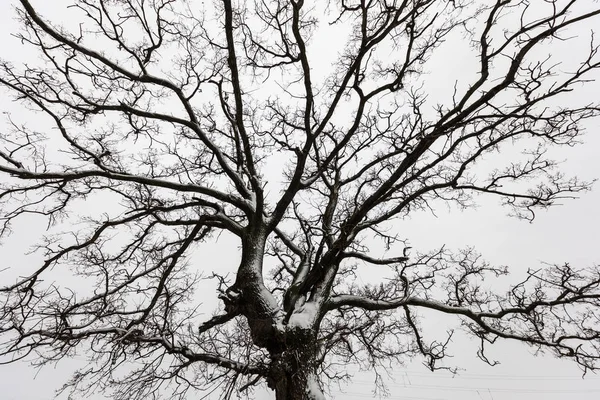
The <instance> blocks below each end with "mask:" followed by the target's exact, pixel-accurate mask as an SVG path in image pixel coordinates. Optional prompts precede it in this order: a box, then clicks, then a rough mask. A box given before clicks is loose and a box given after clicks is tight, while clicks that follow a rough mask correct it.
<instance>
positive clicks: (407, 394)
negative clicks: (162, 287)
mask: <svg viewBox="0 0 600 400" xmlns="http://www.w3.org/2000/svg"><path fill="white" fill-rule="evenodd" d="M46 1H48V2H49V1H50V0H46ZM40 2H41V0H38V1H37V2H34V4H37V3H40ZM13 3H14V0H0V57H4V56H5V55H6V54H7V53H10V54H11V58H14V55H15V54H18V53H17V52H19V51H20V49H21V46H20V44H19V43H18V42H17V41H16V40H10V39H8V35H9V32H14V31H15V29H16V25H15V23H14V21H13V20H12V18H13V16H14V13H13V12H12V4H13ZM588 95H592V93H588ZM5 101H6V100H2V99H0V107H3V106H4V105H5V104H6V103H5ZM599 124H600V121H596V122H595V123H593V124H589V130H588V134H587V136H586V144H585V145H583V146H579V147H576V148H574V149H570V150H569V151H568V152H565V154H564V157H562V158H565V159H568V162H567V163H566V164H565V171H566V172H568V173H575V174H579V175H580V176H581V177H582V178H584V179H591V178H600V157H598V149H600V132H599V130H598V126H599ZM598 204H600V185H596V187H595V190H593V191H592V192H591V193H585V194H583V195H582V196H581V198H580V199H579V200H576V201H568V202H565V203H564V205H562V206H559V207H554V208H552V209H550V210H549V211H547V212H541V213H539V214H538V217H537V219H536V220H535V222H534V223H533V224H529V223H526V222H522V221H518V220H515V219H510V218H507V217H506V213H507V210H506V209H502V208H500V207H498V206H497V201H496V199H488V200H486V201H484V202H482V206H481V207H480V208H479V209H476V210H469V211H466V212H459V211H453V212H452V213H448V212H446V211H445V210H444V209H442V208H440V209H439V210H437V211H438V217H437V218H435V217H433V216H431V215H425V214H423V215H414V216H413V218H412V220H411V221H409V222H408V223H407V224H405V229H406V231H407V232H409V233H407V236H408V237H409V238H410V243H411V245H412V246H413V247H415V248H420V249H431V248H435V247H436V246H440V245H442V244H446V245H447V246H448V247H449V248H451V249H456V248H461V247H465V246H467V245H473V246H475V247H476V248H477V250H478V251H480V252H481V253H482V254H483V255H484V257H485V258H486V259H488V260H489V261H491V262H492V263H496V264H506V265H509V266H510V267H511V271H513V272H514V276H515V281H518V279H519V278H520V277H522V276H523V274H524V272H525V271H526V270H527V268H528V267H538V266H540V263H541V262H556V263H562V262H567V261H568V262H570V263H571V264H572V265H573V266H576V267H589V266H592V265H594V263H596V265H597V263H598V262H600V257H599V256H598V254H597V251H598V243H599V239H600V234H599V232H598V229H599V228H598V227H599V226H600V211H599V210H598ZM31 229H32V227H31V226H23V227H20V229H18V230H17V232H16V233H15V235H14V236H13V237H12V238H11V239H10V241H8V243H7V242H5V243H3V247H1V248H0V260H2V261H1V262H0V269H2V268H4V267H5V266H8V265H10V264H13V263H15V262H16V261H18V260H21V259H22V252H23V251H24V249H25V247H24V246H21V247H19V246H20V243H24V240H25V239H26V238H27V235H29V234H30V230H31ZM34 229H35V228H34ZM215 253H217V251H215ZM5 264H6V265H5ZM210 296H211V297H212V296H213V295H212V293H210ZM446 320H451V319H448V318H446V317H442V318H441V319H440V316H439V315H435V314H432V315H431V317H429V316H428V317H427V318H426V319H425V321H424V325H425V326H427V325H429V326H430V327H438V326H440V325H441V326H443V325H444V324H445V322H446ZM455 342H456V343H455V345H454V346H453V347H452V354H453V355H454V358H453V359H452V360H451V361H452V364H453V365H457V366H460V367H462V368H464V369H465V370H464V371H463V373H462V374H461V375H459V376H458V377H455V378H451V377H450V376H449V375H448V374H445V373H443V372H440V373H435V374H432V373H429V372H428V371H427V370H426V369H425V368H424V367H422V366H420V365H419V362H418V360H417V361H416V362H414V363H412V364H410V365H408V366H407V367H406V368H397V369H396V370H394V371H391V373H392V375H393V376H394V377H395V382H393V383H392V384H390V387H389V388H390V393H391V397H390V398H391V399H407V400H408V399H422V400H425V399H428V400H434V399H447V400H454V399H460V400H520V399H527V400H538V399H539V400H541V399H546V400H555V399H571V398H573V399H579V400H592V399H597V398H600V376H593V375H592V376H588V377H587V378H586V379H585V380H582V379H581V378H580V376H581V373H580V371H579V370H578V369H577V368H576V367H575V366H574V364H572V363H570V362H568V361H561V360H556V359H553V358H552V357H549V356H546V357H538V358H535V357H534V356H533V355H532V354H531V353H530V349H529V348H527V347H525V346H522V345H519V344H515V343H506V342H505V343H501V344H497V345H495V346H494V347H492V348H490V354H491V355H492V356H494V357H495V358H496V359H498V360H499V361H500V362H501V365H499V366H497V367H495V368H491V367H488V366H486V365H484V364H483V363H482V362H480V361H478V360H476V359H475V352H476V349H477V348H476V344H475V343H469V341H468V340H467V339H465V338H464V337H462V336H460V335H459V336H458V337H457V338H456V341H455ZM76 365H77V362H73V361H66V362H64V363H62V364H59V366H58V368H56V369H52V368H51V367H50V368H48V369H44V370H42V371H40V372H39V373H36V371H35V370H34V369H32V368H31V367H30V366H28V364H27V363H17V364H12V365H6V366H0V399H7V400H46V399H50V398H52V393H53V390H55V389H56V388H58V387H59V386H60V385H61V384H62V383H63V382H64V381H65V380H66V379H67V378H68V376H69V373H70V372H72V371H73V369H74V368H75V367H76ZM372 388H373V385H372V378H371V377H370V375H369V374H368V373H363V374H359V375H357V376H356V378H355V379H353V380H352V382H350V384H349V385H348V386H347V387H346V388H345V391H346V393H345V394H340V393H339V392H338V391H337V390H333V389H334V388H331V389H332V390H333V393H332V394H333V395H334V398H338V399H343V398H348V399H353V398H356V399H360V398H371V397H372V395H371V392H370V391H371V389H372ZM257 398H259V399H271V398H274V395H273V394H272V393H269V394H257ZM190 400H191V399H190Z"/></svg>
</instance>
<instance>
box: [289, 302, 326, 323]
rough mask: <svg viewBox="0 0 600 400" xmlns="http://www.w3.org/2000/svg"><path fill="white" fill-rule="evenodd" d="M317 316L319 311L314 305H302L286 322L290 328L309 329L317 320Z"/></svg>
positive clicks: (311, 303)
mask: <svg viewBox="0 0 600 400" xmlns="http://www.w3.org/2000/svg"><path fill="white" fill-rule="evenodd" d="M318 314H319V309H318V307H317V304H316V303H314V302H310V303H304V304H303V305H302V306H301V307H300V308H299V309H298V312H295V313H293V314H292V316H291V317H290V320H289V322H288V326H289V327H291V328H303V329H310V328H312V326H313V324H314V322H315V321H316V320H317V315H318Z"/></svg>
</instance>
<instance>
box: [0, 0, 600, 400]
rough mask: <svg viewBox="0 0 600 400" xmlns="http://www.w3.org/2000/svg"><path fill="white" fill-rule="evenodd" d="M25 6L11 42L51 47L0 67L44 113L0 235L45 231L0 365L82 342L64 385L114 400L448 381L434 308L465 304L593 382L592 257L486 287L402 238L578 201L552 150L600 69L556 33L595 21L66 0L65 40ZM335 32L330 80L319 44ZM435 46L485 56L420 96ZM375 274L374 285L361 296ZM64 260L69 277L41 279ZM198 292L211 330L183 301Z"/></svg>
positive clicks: (570, 128) (9, 189)
mask: <svg viewBox="0 0 600 400" xmlns="http://www.w3.org/2000/svg"><path fill="white" fill-rule="evenodd" d="M34 3H35V2H31V1H29V0H20V6H19V7H18V8H17V14H18V17H19V19H20V21H21V23H22V26H23V31H22V32H21V33H19V34H18V37H19V38H20V39H21V41H22V43H23V44H24V46H25V48H27V49H31V48H34V49H36V50H37V54H38V55H39V56H41V57H40V58H38V59H37V60H35V61H32V62H29V63H27V64H23V65H18V66H15V65H13V64H12V63H9V62H8V61H4V62H2V67H1V71H2V72H1V73H0V83H1V85H2V86H3V87H4V88H5V89H7V90H8V92H9V93H11V94H12V96H13V97H12V98H13V99H15V100H16V101H18V102H19V103H20V104H22V107H23V108H24V109H27V110H29V111H30V112H31V113H32V114H31V115H32V117H31V118H30V119H31V121H32V122H33V123H35V124H37V125H39V126H37V125H36V128H30V127H29V125H28V124H26V123H22V122H19V121H17V120H16V118H17V117H16V116H13V115H12V114H7V121H8V122H9V126H10V127H11V129H10V130H5V131H3V132H2V133H1V136H0V139H1V142H2V144H1V146H2V147H1V148H0V159H1V163H0V171H1V173H2V177H3V178H2V188H1V194H0V198H1V200H2V208H1V210H2V212H1V213H2V216H1V218H2V231H1V233H2V235H4V236H6V235H10V232H11V230H10V228H11V225H13V224H14V223H20V222H19V221H21V220H22V219H23V218H24V217H25V216H29V215H35V216H36V218H38V219H40V220H41V219H43V220H44V221H46V222H47V226H48V232H47V234H46V235H45V236H44V237H43V238H42V239H41V240H40V242H39V243H38V245H37V246H36V247H35V249H34V251H33V253H32V254H33V255H34V256H35V255H36V254H37V255H40V256H43V258H44V259H43V261H42V262H41V264H40V265H38V266H36V267H35V268H33V269H31V271H30V272H27V273H26V274H25V273H23V272H19V274H20V276H18V277H13V278H11V281H10V282H9V281H7V280H5V279H3V283H2V285H3V286H2V287H1V289H0V291H1V297H0V299H1V305H2V308H1V313H0V315H1V318H0V321H1V325H0V332H1V335H2V338H3V341H2V347H0V349H1V350H0V354H2V356H3V361H4V362H12V361H15V360H17V359H22V358H24V357H27V356H29V355H30V354H31V353H32V352H34V353H35V354H36V357H38V359H39V360H40V362H42V363H44V362H52V361H56V360H60V359H62V358H64V357H69V356H71V355H72V354H74V352H75V351H80V350H84V351H85V352H86V354H88V355H89V357H90V360H91V363H90V366H89V367H86V368H84V369H82V370H81V371H79V372H78V373H76V374H75V375H74V376H73V378H72V379H71V380H70V381H69V382H68V383H67V385H66V387H67V388H70V389H73V390H81V391H83V392H86V391H87V392H89V391H92V390H100V391H105V390H106V391H109V390H111V391H112V392H111V393H112V394H113V395H114V397H115V398H117V399H130V398H136V399H137V398H145V397H147V396H155V395H157V394H158V393H159V390H160V388H161V387H162V386H163V385H166V384H170V385H173V387H175V388H176V389H175V394H174V395H173V396H174V398H177V397H178V398H185V394H186V393H187V392H188V390H190V389H191V388H200V389H207V388H210V387H213V385H219V386H220V387H221V388H222V390H223V396H224V397H225V398H229V397H231V396H232V395H233V394H234V393H235V392H237V391H242V392H244V391H247V390H251V389H252V387H253V386H255V385H257V384H260V383H266V384H267V385H268V387H270V388H271V389H273V390H274V391H275V396H276V398H277V399H278V400H279V399H281V400H283V399H321V398H324V395H323V388H324V387H325V385H327V384H328V383H329V382H330V381H331V380H335V379H340V378H343V377H344V370H343V369H339V368H336V367H335V363H336V362H337V363H339V362H343V363H359V364H363V365H370V366H372V367H373V368H379V367H381V366H383V365H386V363H389V362H392V363H393V362H399V361H402V360H403V359H404V358H406V357H414V356H422V357H423V358H424V360H425V363H426V365H427V366H428V367H429V368H430V369H432V370H435V369H437V368H449V367H448V365H447V364H445V363H444V357H445V356H446V355H447V347H448V345H449V344H450V338H451V336H452V332H451V331H450V332H449V333H448V339H447V340H446V341H441V342H440V341H433V342H427V341H426V339H425V337H424V335H423V333H422V330H421V328H420V325H419V318H418V313H419V310H423V309H428V310H435V311H437V312H440V313H445V314H452V315H456V317H457V318H458V319H459V320H460V323H461V326H462V327H463V328H464V330H465V331H467V332H469V333H470V334H472V335H473V336H475V337H477V338H479V339H480V349H479V351H478V354H479V356H480V358H481V359H482V360H483V361H485V362H488V363H492V361H490V360H488V358H487V357H486V353H485V348H486V347H485V346H486V345H487V344H490V343H493V342H494V341H495V340H496V339H498V338H503V339H513V340H517V341H520V342H523V343H525V344H527V345H530V346H533V347H535V348H539V349H546V350H548V351H551V352H552V353H553V354H554V355H556V356H557V357H562V358H567V359H571V360H573V361H575V362H576V363H577V364H578V365H579V366H580V367H581V368H582V369H583V370H584V371H588V370H594V369H596V368H598V366H599V358H600V329H599V326H598V318H599V317H600V312H599V311H598V307H599V306H600V288H599V286H600V273H599V271H598V269H597V267H591V268H587V269H578V268H575V267H572V266H570V265H568V264H564V265H562V264H557V265H549V266H546V267H545V268H541V269H539V270H530V271H529V272H528V274H527V276H526V277H524V279H518V280H517V282H518V283H516V284H513V285H512V286H511V287H510V288H509V289H508V290H506V291H502V290H501V291H491V290H489V289H487V286H486V285H484V284H483V279H485V278H486V277H488V276H492V277H493V276H496V277H499V276H504V275H507V274H508V273H509V269H508V268H506V267H497V266H493V265H491V264H489V263H487V262H485V261H483V258H482V257H481V256H480V255H479V254H478V253H477V252H476V251H475V250H474V249H471V248H469V249H464V250H458V251H450V250H449V249H446V248H441V249H433V250H431V249H422V251H421V252H417V251H414V252H411V251H410V247H409V246H408V245H407V243H408V242H407V241H406V239H407V238H405V237H402V236H401V235H402V234H404V232H402V231H401V230H400V229H399V224H400V223H401V222H402V220H403V219H404V218H406V217H407V216H409V215H411V213H413V212H415V211H416V210H423V209H425V210H427V209H431V210H433V209H434V208H435V207H436V206H439V205H440V204H441V205H446V204H451V205H454V206H458V207H460V208H466V207H472V206H474V205H475V204H476V202H477V200H478V199H479V198H480V196H485V195H493V196H496V197H498V198H500V199H502V202H503V203H504V204H505V205H506V206H507V207H508V208H509V209H510V210H511V213H512V214H513V215H514V216H516V217H518V218H523V219H526V220H533V219H534V217H535V212H536V210H538V209H543V208H547V207H550V206H552V205H553V204H555V203H556V202H557V201H559V200H560V199H565V198H570V197H573V196H575V195H576V194H577V193H579V192H582V191H585V190H587V189H588V188H589V187H590V183H588V182H582V181H580V180H579V179H577V178H574V177H568V176H565V175H564V174H563V173H561V172H560V170H559V168H558V167H559V165H558V162H556V161H554V159H553V158H552V154H551V153H552V151H555V150H553V149H560V148H561V147H563V146H572V145H574V144H576V143H577V142H579V140H580V136H581V134H582V132H583V125H584V123H585V121H586V120H588V119H590V118H594V117H596V116H597V115H598V114H599V112H600V108H599V106H598V104H597V103H588V102H586V101H585V99H584V98H582V97H581V96H579V97H574V96H573V93H572V92H574V91H578V92H576V93H582V92H581V91H582V90H583V86H584V84H586V83H590V82H593V79H594V77H595V74H596V73H597V70H598V69H599V67H600V60H599V57H598V46H597V44H596V43H595V41H594V35H593V32H592V33H591V34H590V35H587V37H585V36H583V35H579V36H577V37H571V35H570V34H569V33H570V32H571V30H572V29H574V28H576V27H577V26H579V25H581V24H584V23H586V21H592V20H594V18H595V17H597V16H598V15H600V7H598V6H594V5H592V4H590V2H585V1H576V0H570V1H567V0H564V1H563V0H547V1H545V2H539V3H540V4H535V5H531V4H530V2H529V1H525V0H514V1H510V0H487V1H483V2H482V1H469V0H438V1H434V0H371V1H365V0H355V1H329V2H327V3H326V4H320V2H312V3H311V4H306V3H305V2H304V1H303V0H298V1H293V0H290V1H285V0H273V1H270V0H261V1H255V2H248V3H246V2H238V3H234V2H232V1H231V0H219V1H215V2H214V4H211V5H208V4H205V3H204V2H199V1H193V0H189V1H183V0H182V1H175V0H147V1H144V0H119V1H108V0H73V2H72V4H71V6H70V7H69V8H68V9H65V10H66V11H65V13H69V14H68V15H69V18H67V17H63V18H62V20H61V21H59V22H61V23H63V24H64V25H65V26H61V25H60V24H59V23H58V22H52V21H51V20H50V19H49V18H48V17H47V16H45V15H43V14H42V13H41V12H40V11H39V10H38V8H37V7H38V6H36V5H34ZM541 3H543V4H541ZM65 15H66V14H65ZM74 16H77V18H78V19H73V18H71V17H74ZM72 21H76V22H73V23H71V22H72ZM595 21H598V19H597V18H596V19H595ZM334 35H335V37H341V35H343V39H341V40H338V39H335V40H331V38H332V37H334ZM586 40H587V41H588V45H587V47H585V48H583V47H581V46H579V47H577V46H574V48H575V49H581V48H583V49H584V52H583V53H581V52H580V53H577V54H573V52H571V53H569V54H568V57H565V56H564V54H565V53H562V54H561V52H560V51H557V50H556V49H558V48H560V46H564V44H565V42H567V43H568V45H569V46H571V45H572V44H573V43H581V41H586ZM324 41H326V43H327V44H328V45H329V46H330V53H331V54H333V55H336V54H337V55H336V57H337V58H336V61H335V63H334V66H333V68H327V66H325V67H324V66H323V65H322V62H321V60H319V57H318V56H316V55H315V53H314V52H312V50H311V49H312V48H313V47H311V46H315V45H316V44H319V43H323V42H324ZM446 41H447V42H448V43H451V45H452V46H459V45H460V44H463V43H464V44H467V47H468V48H467V51H466V52H465V53H464V56H465V58H466V60H468V61H474V62H475V68H473V70H472V71H471V72H469V70H468V69H467V70H466V71H465V72H464V73H460V74H456V71H448V72H452V73H453V74H454V75H453V76H445V78H444V79H445V82H444V83H445V84H446V89H448V88H449V89H450V90H444V89H443V88H441V89H439V90H435V88H434V87H432V83H431V81H430V79H431V78H430V75H429V74H430V73H432V72H436V71H437V72H438V73H439V71H440V69H443V68H444V67H445V66H444V64H443V63H440V60H437V61H436V55H437V54H442V53H443V52H444V51H447V50H444V49H447V47H445V46H447V44H445V42H446ZM452 43H454V44H452ZM336 46H338V48H336ZM453 48H455V47H453ZM445 54H448V53H445ZM320 62H321V63H320ZM442 72H443V71H442ZM33 116H35V117H33ZM511 150H520V151H519V152H518V154H517V152H511ZM500 152H502V154H501V155H502V156H501V157H498V154H500ZM513 153H514V154H513ZM490 160H492V161H490ZM476 164H477V166H476ZM95 198H101V199H102V203H101V204H99V205H98V206H96V207H94V209H92V210H84V209H82V208H83V207H82V204H86V203H85V201H94V199H95ZM94 204H95V203H94ZM65 230H67V231H66V232H65ZM221 235H231V236H232V237H235V238H236V239H237V241H238V243H239V252H240V257H239V265H238V266H237V267H236V269H235V274H234V275H230V276H227V275H226V274H225V273H224V272H223V271H224V268H221V267H219V266H218V262H216V263H214V264H213V265H208V266H207V265H206V264H205V262H204V261H205V260H202V259H200V258H199V257H202V254H203V253H202V252H203V251H205V250H206V249H207V245H208V244H210V243H211V242H213V243H214V241H217V240H219V238H221ZM375 243H382V244H383V246H384V248H385V249H386V250H389V251H397V252H398V253H397V254H394V255H393V256H391V257H388V256H387V255H384V254H373V253H371V252H370V249H372V248H375V247H376V246H375ZM232 251H238V250H237V248H235V249H232ZM369 268H378V269H380V270H381V269H385V270H386V271H387V277H386V279H385V280H383V281H381V282H380V283H378V284H367V285H361V284H360V281H359V280H357V279H356V277H357V276H358V275H360V274H361V273H363V274H364V272H362V271H364V270H369ZM59 269H60V270H61V271H71V274H72V276H73V277H72V278H71V280H70V281H69V280H65V281H64V282H62V283H61V282H51V281H50V279H48V278H50V277H51V276H52V274H53V270H54V271H56V270H59ZM4 273H6V271H5V272H4ZM47 277H48V278H47ZM206 278H211V279H214V280H215V282H216V283H217V286H218V291H217V295H218V298H219V300H220V303H221V307H220V309H219V310H218V311H217V312H216V313H215V314H214V316H212V317H211V318H203V316H202V315H201V313H199V311H198V307H199V304H198V296H197V295H194V289H195V288H196V287H197V285H198V282H199V281H200V280H201V279H206Z"/></svg>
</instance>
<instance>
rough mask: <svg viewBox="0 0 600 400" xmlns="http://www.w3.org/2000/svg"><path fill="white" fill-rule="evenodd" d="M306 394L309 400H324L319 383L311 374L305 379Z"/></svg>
mask: <svg viewBox="0 0 600 400" xmlns="http://www.w3.org/2000/svg"><path fill="white" fill-rule="evenodd" d="M306 394H307V395H308V398H309V399H310V400H325V396H324V395H323V391H322V390H321V387H320V386H319V382H317V378H316V377H315V376H314V375H313V374H310V375H308V376H307V377H306Z"/></svg>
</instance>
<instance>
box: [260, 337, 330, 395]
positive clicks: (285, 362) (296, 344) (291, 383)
mask: <svg viewBox="0 0 600 400" xmlns="http://www.w3.org/2000/svg"><path fill="white" fill-rule="evenodd" d="M316 354H317V343H316V338H315V335H314V331H313V330H312V329H302V330H301V329H294V330H292V331H288V332H287V335H286V348H285V350H284V351H282V352H280V353H278V354H273V355H272V359H273V362H272V364H271V371H270V372H271V373H270V379H269V387H270V388H271V389H273V390H274V391H275V398H276V400H325V396H324V395H323V391H322V389H321V386H320V384H319V381H318V379H317V373H316Z"/></svg>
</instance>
